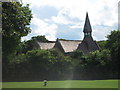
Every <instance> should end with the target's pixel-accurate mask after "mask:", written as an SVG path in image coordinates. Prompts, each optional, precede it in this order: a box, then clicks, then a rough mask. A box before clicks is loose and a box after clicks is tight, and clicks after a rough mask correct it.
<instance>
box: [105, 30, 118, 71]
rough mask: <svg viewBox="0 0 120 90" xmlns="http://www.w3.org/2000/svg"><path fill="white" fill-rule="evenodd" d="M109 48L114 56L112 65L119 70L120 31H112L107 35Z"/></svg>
mask: <svg viewBox="0 0 120 90" xmlns="http://www.w3.org/2000/svg"><path fill="white" fill-rule="evenodd" d="M107 38H108V40H107V44H106V46H107V48H108V49H110V51H111V56H112V60H113V63H112V66H113V68H114V71H115V70H118V66H119V65H120V62H119V56H120V31H112V32H111V33H110V34H109V35H108V36H107Z"/></svg>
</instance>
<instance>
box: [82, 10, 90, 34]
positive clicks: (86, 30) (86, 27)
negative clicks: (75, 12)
mask: <svg viewBox="0 0 120 90" xmlns="http://www.w3.org/2000/svg"><path fill="white" fill-rule="evenodd" d="M83 32H84V35H85V36H88V35H90V36H91V32H92V28H91V25H90V20H89V16H88V12H87V13H86V19H85V24H84V29H83Z"/></svg>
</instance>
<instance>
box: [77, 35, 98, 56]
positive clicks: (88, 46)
mask: <svg viewBox="0 0 120 90" xmlns="http://www.w3.org/2000/svg"><path fill="white" fill-rule="evenodd" d="M77 49H78V50H82V51H83V53H84V54H88V53H89V52H91V51H96V50H99V49H100V48H99V46H98V44H97V43H96V41H94V40H93V38H92V37H91V36H85V37H84V39H83V41H82V43H81V44H79V46H78V48H77Z"/></svg>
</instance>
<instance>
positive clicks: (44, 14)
mask: <svg viewBox="0 0 120 90" xmlns="http://www.w3.org/2000/svg"><path fill="white" fill-rule="evenodd" d="M118 1H119V0H22V2H23V3H24V4H30V9H31V10H32V14H33V19H32V20H31V25H30V28H31V29H32V32H31V33H30V34H29V35H27V36H26V37H24V38H22V40H29V39H30V38H31V37H32V36H37V35H45V36H46V38H47V39H48V40H52V41H53V40H56V38H63V39H68V40H82V39H83V35H84V34H83V27H84V23H85V17H86V12H88V15H89V19H90V23H91V26H92V31H93V32H92V34H93V39H94V40H97V41H99V40H105V39H106V35H107V34H109V32H110V31H112V30H117V29H118V26H117V25H118Z"/></svg>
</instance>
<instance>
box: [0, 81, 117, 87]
mask: <svg viewBox="0 0 120 90" xmlns="http://www.w3.org/2000/svg"><path fill="white" fill-rule="evenodd" d="M2 86H3V88H118V80H63V81H48V82H47V86H43V82H42V81H40V82H3V83H2Z"/></svg>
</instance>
